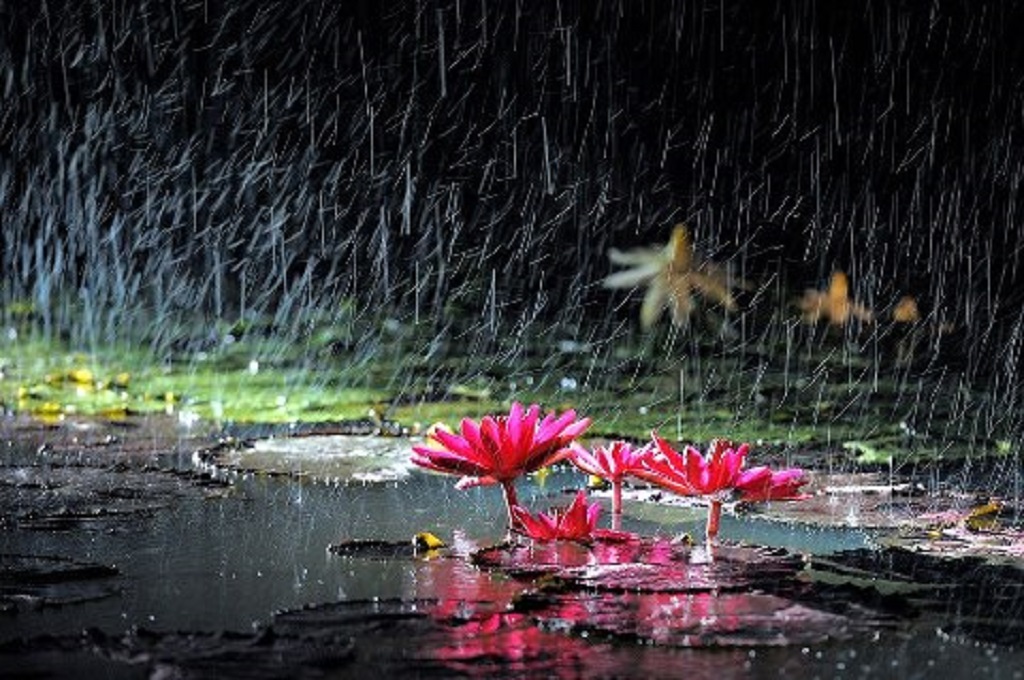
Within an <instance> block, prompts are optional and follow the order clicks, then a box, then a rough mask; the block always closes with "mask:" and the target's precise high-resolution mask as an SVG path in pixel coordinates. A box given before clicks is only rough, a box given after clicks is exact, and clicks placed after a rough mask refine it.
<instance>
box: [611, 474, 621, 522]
mask: <svg viewBox="0 0 1024 680" xmlns="http://www.w3.org/2000/svg"><path fill="white" fill-rule="evenodd" d="M612 514H614V515H621V514H622V480H621V479H617V480H615V481H614V482H612Z"/></svg>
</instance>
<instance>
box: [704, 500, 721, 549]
mask: <svg viewBox="0 0 1024 680" xmlns="http://www.w3.org/2000/svg"><path fill="white" fill-rule="evenodd" d="M721 520H722V501H720V500H715V499H712V500H711V505H709V506H708V524H707V529H706V532H705V536H706V538H707V540H708V542H709V543H710V542H711V541H713V540H715V538H716V537H717V536H718V525H719V523H720V522H721Z"/></svg>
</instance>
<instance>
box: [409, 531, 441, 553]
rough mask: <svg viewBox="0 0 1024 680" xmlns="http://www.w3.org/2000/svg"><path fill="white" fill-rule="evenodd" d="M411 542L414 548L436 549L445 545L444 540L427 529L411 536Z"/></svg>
mask: <svg viewBox="0 0 1024 680" xmlns="http://www.w3.org/2000/svg"><path fill="white" fill-rule="evenodd" d="M412 544H413V547H415V548H416V550H437V549H439V548H443V547H445V542H444V541H442V540H441V539H440V538H438V537H437V536H435V535H434V534H432V533H430V532H429V531H421V532H420V533H418V534H416V535H415V536H413V538H412Z"/></svg>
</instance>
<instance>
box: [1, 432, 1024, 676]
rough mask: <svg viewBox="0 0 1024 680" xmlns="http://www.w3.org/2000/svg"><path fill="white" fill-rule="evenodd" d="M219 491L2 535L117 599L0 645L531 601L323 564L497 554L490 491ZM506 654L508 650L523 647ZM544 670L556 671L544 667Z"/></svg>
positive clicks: (831, 544) (809, 656) (56, 617)
mask: <svg viewBox="0 0 1024 680" xmlns="http://www.w3.org/2000/svg"><path fill="white" fill-rule="evenodd" d="M34 455H36V454H33V453H30V452H24V451H22V452H14V453H10V452H9V453H8V457H7V461H6V464H7V466H8V467H11V466H12V465H15V464H17V463H18V462H19V461H21V462H29V461H31V460H32V458H33V456H34ZM165 462H166V463H167V465H168V466H170V467H177V468H182V467H188V466H189V465H191V461H189V460H183V459H170V458H168V459H166V460H165ZM224 476H225V478H226V479H227V480H228V481H229V482H230V485H228V486H226V487H223V488H221V489H220V490H219V492H218V493H215V494H207V495H198V494H191V495H189V494H184V495H181V496H180V497H177V498H175V499H174V500H173V501H172V502H171V503H170V504H169V505H168V507H166V508H164V509H161V510H156V511H153V512H147V513H136V515H137V516H133V517H132V518H131V519H130V521H125V520H124V518H123V517H116V516H112V517H109V518H104V517H98V518H96V519H95V520H92V521H88V522H82V523H80V525H78V526H71V527H69V528H67V529H65V530H61V531H42V530H23V529H18V528H15V527H8V528H7V529H6V530H4V531H3V532H0V552H2V553H4V554H7V555H22V554H32V555H70V556H72V557H74V558H75V559H77V560H82V561H88V562H96V563H100V564H106V565H112V566H115V567H116V568H117V569H118V570H119V572H120V576H119V577H118V579H117V581H118V588H119V590H120V592H119V593H118V594H116V595H114V596H112V597H105V598H101V599H97V600H94V601H88V602H82V603H77V604H73V605H67V606H61V607H41V608H38V609H34V610H32V609H25V610H19V611H17V612H16V613H13V614H12V613H8V614H3V615H0V641H9V640H12V639H14V638H31V637H34V636H38V635H42V634H48V635H77V634H79V633H80V631H82V630H84V629H87V628H98V629H100V630H103V631H107V632H109V633H111V634H116V633H118V632H120V631H126V630H129V629H147V630H155V631H223V630H229V631H240V632H253V631H256V630H258V629H260V627H261V626H265V625H266V624H268V623H270V622H271V621H272V620H273V617H274V615H275V613H277V612H281V611H283V610H292V609H296V608H301V607H304V606H315V605H321V604H324V603H335V602H359V601H366V600H376V601H380V602H387V601H390V600H394V599H398V600H402V601H410V602H413V601H423V600H431V599H435V598H436V599H438V600H451V599H453V598H467V599H469V600H473V599H474V598H484V599H485V598H488V597H490V598H497V599H502V598H504V599H510V598H513V597H515V594H516V593H522V592H525V591H527V590H529V589H530V585H529V584H528V583H523V582H518V581H515V580H510V579H507V578H503V577H502V576H501V575H496V574H493V573H488V572H486V571H482V570H480V569H477V568H476V567H474V566H472V565H471V564H470V562H469V561H468V560H459V559H456V560H452V559H446V560H426V559H410V558H408V557H406V558H394V559H382V558H380V557H372V558H364V557H360V556H355V557H352V556H347V557H346V556H339V555H334V554H331V553H330V552H328V550H327V547H328V546H329V545H331V544H336V543H339V542H342V541H346V540H356V539H383V540H387V541H394V542H396V543H407V542H409V541H410V539H411V537H412V536H413V535H414V534H416V533H417V532H421V531H430V532H432V533H434V534H436V535H437V536H439V537H441V538H442V539H443V540H445V541H446V542H448V543H450V544H453V545H455V547H456V548H457V550H459V551H462V552H468V551H470V550H472V549H473V548H475V547H477V546H483V545H486V544H489V543H492V542H494V541H498V540H500V539H501V538H502V536H503V534H504V526H503V517H504V509H503V507H502V505H501V497H500V493H498V492H497V490H495V489H493V488H477V489H471V490H467V491H458V490H455V489H454V488H453V484H452V480H451V479H450V478H445V477H440V476H434V475H427V474H421V473H413V474H410V475H408V476H407V477H404V478H402V479H398V480H392V481H387V482H379V483H359V482H355V483H347V484H332V483H322V482H316V481H312V480H310V479H297V478H295V477H294V476H268V475H258V474H247V473H224ZM579 480H580V477H579V475H578V474H575V473H572V472H569V471H560V472H555V473H553V474H551V475H549V476H547V477H546V478H545V479H544V480H543V483H540V482H539V481H538V480H536V479H530V480H525V481H524V482H523V484H522V486H521V495H522V500H523V501H525V502H526V503H527V504H528V505H529V506H531V507H534V508H543V507H546V506H549V505H556V504H562V503H564V502H565V498H566V495H565V490H567V489H570V488H576V487H577V486H578V484H579ZM645 514H646V515H647V517H645V516H644V515H645ZM654 516H656V517H657V518H656V519H652V517H654ZM623 524H624V526H623V528H625V529H627V530H629V531H635V532H638V533H640V534H643V535H647V536H664V537H671V536H676V535H678V534H681V533H682V532H689V533H690V534H692V535H700V533H701V531H702V527H703V513H702V512H698V511H697V510H694V509H687V508H670V509H664V510H663V511H661V512H658V513H644V512H638V513H636V516H634V514H632V513H631V514H628V515H627V516H626V517H625V519H624V523H623ZM722 538H723V539H724V540H726V541H729V542H748V543H753V544H758V545H767V546H778V547H782V548H786V549H788V550H790V551H794V552H798V553H813V554H817V555H824V554H829V553H833V552H837V551H845V550H854V549H857V548H870V547H872V546H873V537H872V535H871V533H870V532H868V531H865V530H862V529H848V528H841V527H840V528H837V527H832V528H817V527H811V526H804V525H794V524H788V523H782V522H778V521H772V520H769V519H765V518H760V517H757V516H726V517H725V518H723V525H722ZM561 637H562V638H564V636H561ZM517 640H518V641H514V642H510V643H508V644H509V645H512V646H513V647H514V646H515V645H518V644H522V643H523V642H522V640H521V639H518V638H517ZM410 644H413V645H415V644H416V643H415V641H411V642H410ZM506 651H507V650H506ZM593 654H594V658H593V659H591V662H593V663H594V664H596V665H594V666H588V668H590V670H595V669H600V668H601V667H602V666H601V663H602V661H601V659H602V658H605V657H606V658H605V661H606V662H607V664H608V666H607V667H608V668H622V666H620V665H617V664H621V663H624V662H623V658H632V659H635V660H636V663H639V664H648V663H649V664H653V665H654V667H657V666H658V664H673V667H677V666H678V664H685V665H686V666H687V667H689V668H691V669H692V670H693V672H694V673H696V675H697V676H700V675H702V674H703V673H707V674H717V675H719V676H721V675H722V673H725V676H728V675H729V674H731V673H735V674H737V675H747V674H749V673H753V674H754V675H757V676H761V675H764V676H766V677H767V676H801V677H814V676H815V675H817V676H820V677H872V676H875V675H877V674H881V675H884V676H886V677H926V676H928V675H930V674H931V673H934V672H936V671H935V669H936V667H939V668H941V669H942V671H943V672H944V673H945V674H946V675H947V676H950V677H1005V678H1017V677H1022V676H1021V671H1020V670H1019V669H1021V668H1024V654H1022V653H1021V652H1020V651H1016V650H1014V649H1011V648H1009V647H1007V646H1005V645H1004V646H997V645H992V644H988V643H986V642H983V641H980V640H976V639H971V638H970V637H964V636H951V635H949V634H947V633H946V632H944V631H943V630H941V629H937V628H936V627H935V626H931V627H930V628H929V627H925V628H923V629H920V630H918V629H901V630H899V631H897V632H891V631H888V630H884V629H883V630H880V631H879V630H876V631H875V632H874V633H871V634H865V635H861V636H859V637H858V636H854V637H853V638H852V639H845V640H842V641H831V642H829V641H825V642H822V643H821V644H800V645H790V646H768V647H758V646H753V647H750V648H737V649H729V648H726V649H721V648H719V649H704V650H681V649H667V648H662V647H657V646H654V647H652V646H649V645H637V644H636V643H635V642H634V643H630V644H626V645H613V646H612V647H611V648H608V647H607V646H602V645H598V646H594V647H593ZM588 663H589V662H588ZM552 664H553V666H552V668H556V669H557V668H558V662H557V660H555V661H552ZM470 668H472V666H470ZM723 668H726V669H728V672H725V671H723ZM701 669H703V671H701ZM463 670H465V669H463ZM548 670H551V669H548ZM663 670H664V668H663ZM652 672H653V671H652ZM612 674H615V673H612ZM649 674H650V673H649ZM655 674H658V673H655Z"/></svg>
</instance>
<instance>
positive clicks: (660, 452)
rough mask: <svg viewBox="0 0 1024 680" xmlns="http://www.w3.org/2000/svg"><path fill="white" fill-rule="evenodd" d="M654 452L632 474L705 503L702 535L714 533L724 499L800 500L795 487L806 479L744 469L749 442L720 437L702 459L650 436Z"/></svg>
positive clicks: (791, 472) (797, 473)
mask: <svg viewBox="0 0 1024 680" xmlns="http://www.w3.org/2000/svg"><path fill="white" fill-rule="evenodd" d="M652 437H653V439H654V444H655V446H656V447H657V451H655V452H653V453H652V454H651V455H649V456H645V457H644V459H643V469H642V470H639V471H636V472H634V474H635V475H637V476H638V477H641V478H642V479H645V480H647V481H650V482H652V483H654V484H657V485H658V486H661V487H663V488H665V489H668V490H669V491H673V492H675V493H677V494H680V495H683V496H703V497H705V498H707V499H708V502H709V508H708V523H707V537H708V538H709V539H713V538H714V537H715V536H717V535H718V526H719V522H720V520H721V516H722V504H723V503H724V502H725V501H728V500H743V501H750V502H756V501H768V500H796V499H799V498H803V497H804V496H803V495H802V494H801V491H800V488H801V487H802V486H803V485H804V484H806V483H807V481H808V480H807V477H806V475H805V474H804V471H803V470H801V469H800V468H788V469H785V470H777V471H776V470H771V469H769V468H767V467H763V466H762V467H756V468H750V469H747V470H744V469H743V463H744V460H745V458H746V456H747V453H748V452H749V451H750V446H749V445H748V444H740V445H739V446H735V447H734V446H733V445H732V443H730V442H728V441H726V440H724V439H716V440H714V441H713V442H712V443H711V447H710V450H709V451H708V453H707V455H706V456H705V455H702V454H701V453H700V451H698V450H697V449H696V448H694V447H693V446H687V447H686V448H685V449H684V450H683V451H682V452H680V451H676V450H675V449H674V448H672V446H671V445H670V444H669V443H668V442H667V441H665V440H664V439H662V438H661V437H659V436H658V435H657V433H652Z"/></svg>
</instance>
